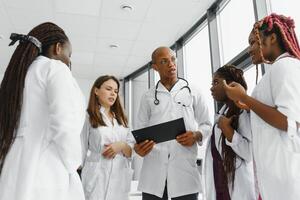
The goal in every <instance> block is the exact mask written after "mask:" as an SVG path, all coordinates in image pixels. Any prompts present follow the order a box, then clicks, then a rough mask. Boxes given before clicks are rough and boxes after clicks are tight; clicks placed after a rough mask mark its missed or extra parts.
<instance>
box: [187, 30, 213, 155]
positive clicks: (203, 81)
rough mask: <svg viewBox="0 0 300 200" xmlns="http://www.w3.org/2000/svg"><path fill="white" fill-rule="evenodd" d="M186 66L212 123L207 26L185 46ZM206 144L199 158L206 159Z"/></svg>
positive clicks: (189, 80)
mask: <svg viewBox="0 0 300 200" xmlns="http://www.w3.org/2000/svg"><path fill="white" fill-rule="evenodd" d="M183 48H184V66H185V71H186V74H185V75H186V79H187V81H188V82H189V84H190V85H191V86H193V87H197V88H199V89H200V90H201V92H202V93H203V95H204V97H205V100H206V102H207V104H208V109H209V111H210V117H211V119H210V120H211V122H213V116H214V101H213V98H212V96H211V92H210V87H211V78H212V70H211V61H210V46H209V37H208V27H207V25H206V24H205V26H204V27H203V28H202V30H200V31H199V32H198V33H197V34H196V35H194V37H193V38H192V39H191V40H189V41H188V42H187V43H186V44H185V45H184V47H183ZM205 149H206V144H204V145H202V146H201V147H200V148H199V149H198V158H200V159H204V157H205Z"/></svg>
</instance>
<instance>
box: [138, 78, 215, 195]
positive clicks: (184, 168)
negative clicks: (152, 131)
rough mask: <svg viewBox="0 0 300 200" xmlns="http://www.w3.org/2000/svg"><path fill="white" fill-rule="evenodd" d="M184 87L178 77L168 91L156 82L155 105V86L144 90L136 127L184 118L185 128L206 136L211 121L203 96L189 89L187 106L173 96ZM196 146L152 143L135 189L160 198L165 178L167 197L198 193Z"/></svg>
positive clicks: (173, 142)
mask: <svg viewBox="0 0 300 200" xmlns="http://www.w3.org/2000/svg"><path fill="white" fill-rule="evenodd" d="M184 86H186V83H185V82H184V81H183V80H179V81H178V82H177V83H176V84H175V85H174V86H173V88H172V89H171V91H168V90H167V89H166V88H165V87H164V86H163V85H162V84H161V83H159V84H158V88H157V98H158V99H159V101H160V102H159V104H158V105H155V104H154V99H155V97H154V93H155V87H153V88H152V89H150V90H149V91H148V92H146V93H145V94H144V95H143V97H142V99H141V102H140V109H139V112H138V120H137V127H135V128H136V129H139V128H143V127H147V126H151V125H154V124H159V123H163V122H167V121H170V120H174V119H178V118H181V117H183V118H184V122H185V126H186V130H188V131H200V132H201V133H202V134H203V136H204V138H205V137H207V136H208V135H209V134H210V131H211V123H210V121H209V112H208V107H207V104H206V102H205V100H204V98H203V96H202V95H201V94H200V93H199V92H198V91H197V90H196V89H193V88H192V95H191V96H190V98H191V100H192V104H191V105H190V106H188V107H183V106H182V105H180V104H178V103H176V101H175V100H174V95H176V94H177V92H178V91H179V90H180V89H181V88H182V87H184ZM178 94H179V93H178ZM182 98H183V99H184V98H185V97H182ZM197 149H198V147H197V144H194V145H193V146H191V147H185V146H182V145H181V144H179V143H178V142H177V141H176V140H171V141H167V142H163V143H159V144H155V145H154V148H153V149H152V151H151V152H150V153H149V154H148V155H146V156H145V157H144V159H143V165H142V170H141V173H140V179H139V185H138V190H140V191H142V192H145V193H149V194H153V195H156V196H158V197H162V196H163V192H164V188H165V184H166V180H167V188H168V196H169V198H173V197H178V196H183V195H187V194H193V193H198V192H199V191H200V190H201V184H200V182H201V181H200V174H199V171H198V169H197V165H196V159H197Z"/></svg>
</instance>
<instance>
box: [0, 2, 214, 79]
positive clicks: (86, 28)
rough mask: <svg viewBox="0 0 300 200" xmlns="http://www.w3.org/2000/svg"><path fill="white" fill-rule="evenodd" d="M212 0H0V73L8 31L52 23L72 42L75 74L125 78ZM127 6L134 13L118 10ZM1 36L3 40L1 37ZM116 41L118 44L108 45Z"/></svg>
mask: <svg viewBox="0 0 300 200" xmlns="http://www.w3.org/2000/svg"><path fill="white" fill-rule="evenodd" d="M213 2H214V0H0V27H1V29H0V55H1V56H0V73H3V72H4V70H5V67H6V66H7V63H8V62H9V58H10V57H11V54H12V52H13V50H14V48H13V47H8V46H7V45H8V43H9V35H10V33H11V32H18V33H25V34H27V33H28V32H29V31H30V30H31V29H32V28H33V27H34V26H36V25H38V24H40V23H42V22H45V21H52V22H54V23H56V24H58V25H59V26H61V27H62V28H63V29H64V30H65V31H66V33H67V35H68V36H69V38H70V40H71V43H72V45H73V55H72V71H73V74H74V75H75V76H76V77H77V78H86V79H94V78H96V77H98V76H99V75H102V74H113V75H115V76H117V77H119V78H122V77H125V76H126V75H128V74H130V73H132V72H133V71H135V70H136V69H138V68H140V67H141V66H143V65H144V64H145V63H147V62H148V61H149V60H150V55H151V52H152V51H153V50H154V49H155V48H156V47H158V46H162V45H163V46H171V45H172V44H173V43H174V42H175V41H176V40H177V39H178V38H179V37H180V36H182V35H183V34H184V33H185V32H186V31H187V30H188V29H189V28H190V27H191V26H192V25H193V24H194V23H195V22H196V21H197V20H199V19H200V17H202V16H203V14H204V13H205V12H206V10H207V8H208V7H209V6H210V5H211V4H212V3H213ZM124 4H129V5H131V6H132V7H133V11H131V12H127V11H124V10H122V9H121V5H124ZM1 38H2V39H1ZM111 44H116V45H118V46H119V47H118V48H110V47H109V46H110V45H111Z"/></svg>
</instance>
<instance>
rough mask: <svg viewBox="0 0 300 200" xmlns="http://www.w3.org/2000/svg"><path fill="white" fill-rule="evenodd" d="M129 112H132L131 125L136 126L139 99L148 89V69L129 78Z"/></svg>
mask: <svg viewBox="0 0 300 200" xmlns="http://www.w3.org/2000/svg"><path fill="white" fill-rule="evenodd" d="M131 87H132V90H131V95H132V96H131V99H132V101H131V111H132V112H131V113H132V123H131V124H132V126H133V128H135V127H136V124H135V123H136V120H137V113H138V110H139V107H140V101H141V98H142V96H143V94H144V93H145V92H146V91H147V90H148V89H149V84H148V70H147V71H145V72H143V73H142V74H140V75H139V76H137V77H135V78H133V79H132V80H131Z"/></svg>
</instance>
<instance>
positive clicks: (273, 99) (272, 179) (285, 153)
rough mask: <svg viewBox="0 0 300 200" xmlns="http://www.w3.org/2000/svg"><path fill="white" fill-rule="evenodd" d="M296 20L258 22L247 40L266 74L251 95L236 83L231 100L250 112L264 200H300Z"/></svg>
mask: <svg viewBox="0 0 300 200" xmlns="http://www.w3.org/2000/svg"><path fill="white" fill-rule="evenodd" d="M294 28H295V26H294V21H293V20H292V19H291V18H289V17H285V16H283V15H277V14H271V15H269V16H267V17H265V18H264V19H262V20H260V21H258V22H256V23H255V24H254V28H253V30H252V31H251V33H250V36H249V44H250V47H249V54H250V56H251V58H252V62H253V64H256V65H257V64H261V63H266V64H269V65H268V66H267V70H266V73H265V74H264V76H263V77H262V79H261V80H260V82H259V83H258V84H257V86H256V87H255V89H254V91H253V93H252V95H251V96H248V95H247V94H246V92H245V90H244V88H243V87H242V86H241V85H240V84H238V83H235V82H232V83H230V84H228V85H227V84H226V82H224V88H225V90H226V93H227V96H228V97H229V98H231V99H232V100H233V101H235V102H236V104H237V105H239V106H240V107H247V108H248V109H249V110H251V128H252V134H253V139H252V141H253V156H254V161H255V169H256V170H255V172H256V173H255V174H256V178H257V186H258V189H259V192H260V194H261V197H262V199H263V200H282V199H288V200H299V199H300V190H299V185H300V173H299V170H300V131H299V122H300V103H299V102H300V81H299V74H300V61H299V59H300V48H299V44H298V41H297V38H296V34H295V31H294Z"/></svg>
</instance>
